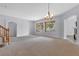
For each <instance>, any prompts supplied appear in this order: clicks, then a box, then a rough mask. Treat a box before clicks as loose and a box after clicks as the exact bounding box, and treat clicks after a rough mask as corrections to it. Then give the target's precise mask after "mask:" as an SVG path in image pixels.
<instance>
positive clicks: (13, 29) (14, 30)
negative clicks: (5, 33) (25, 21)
mask: <svg viewBox="0 0 79 59" xmlns="http://www.w3.org/2000/svg"><path fill="white" fill-rule="evenodd" d="M8 26H9V30H10V32H9V34H10V37H16V36H17V24H16V23H15V22H8Z"/></svg>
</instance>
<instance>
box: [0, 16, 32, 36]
mask: <svg viewBox="0 0 79 59" xmlns="http://www.w3.org/2000/svg"><path fill="white" fill-rule="evenodd" d="M2 17H3V18H2ZM3 20H4V21H3ZM0 22H1V23H2V24H5V23H6V27H7V26H8V22H15V23H16V24H17V36H27V35H30V26H31V25H30V22H31V21H28V20H23V19H19V18H16V17H9V16H4V15H1V16H0Z"/></svg>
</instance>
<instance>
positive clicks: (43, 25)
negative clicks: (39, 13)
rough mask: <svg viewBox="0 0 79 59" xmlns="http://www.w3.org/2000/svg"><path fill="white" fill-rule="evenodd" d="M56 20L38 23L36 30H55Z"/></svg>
mask: <svg viewBox="0 0 79 59" xmlns="http://www.w3.org/2000/svg"><path fill="white" fill-rule="evenodd" d="M54 23H55V21H45V22H41V23H36V32H50V31H52V30H53V27H54Z"/></svg>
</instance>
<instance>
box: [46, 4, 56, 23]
mask: <svg viewBox="0 0 79 59" xmlns="http://www.w3.org/2000/svg"><path fill="white" fill-rule="evenodd" d="M45 20H47V21H54V22H55V20H54V15H51V13H50V10H49V3H48V14H47V16H46V17H45Z"/></svg>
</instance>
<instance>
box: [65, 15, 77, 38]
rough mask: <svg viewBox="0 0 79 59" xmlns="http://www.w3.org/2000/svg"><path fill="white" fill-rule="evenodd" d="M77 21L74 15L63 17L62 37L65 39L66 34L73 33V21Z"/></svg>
mask: <svg viewBox="0 0 79 59" xmlns="http://www.w3.org/2000/svg"><path fill="white" fill-rule="evenodd" d="M76 21H77V17H76V16H71V17H68V18H67V19H64V39H67V35H73V34H74V27H75V22H76Z"/></svg>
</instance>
